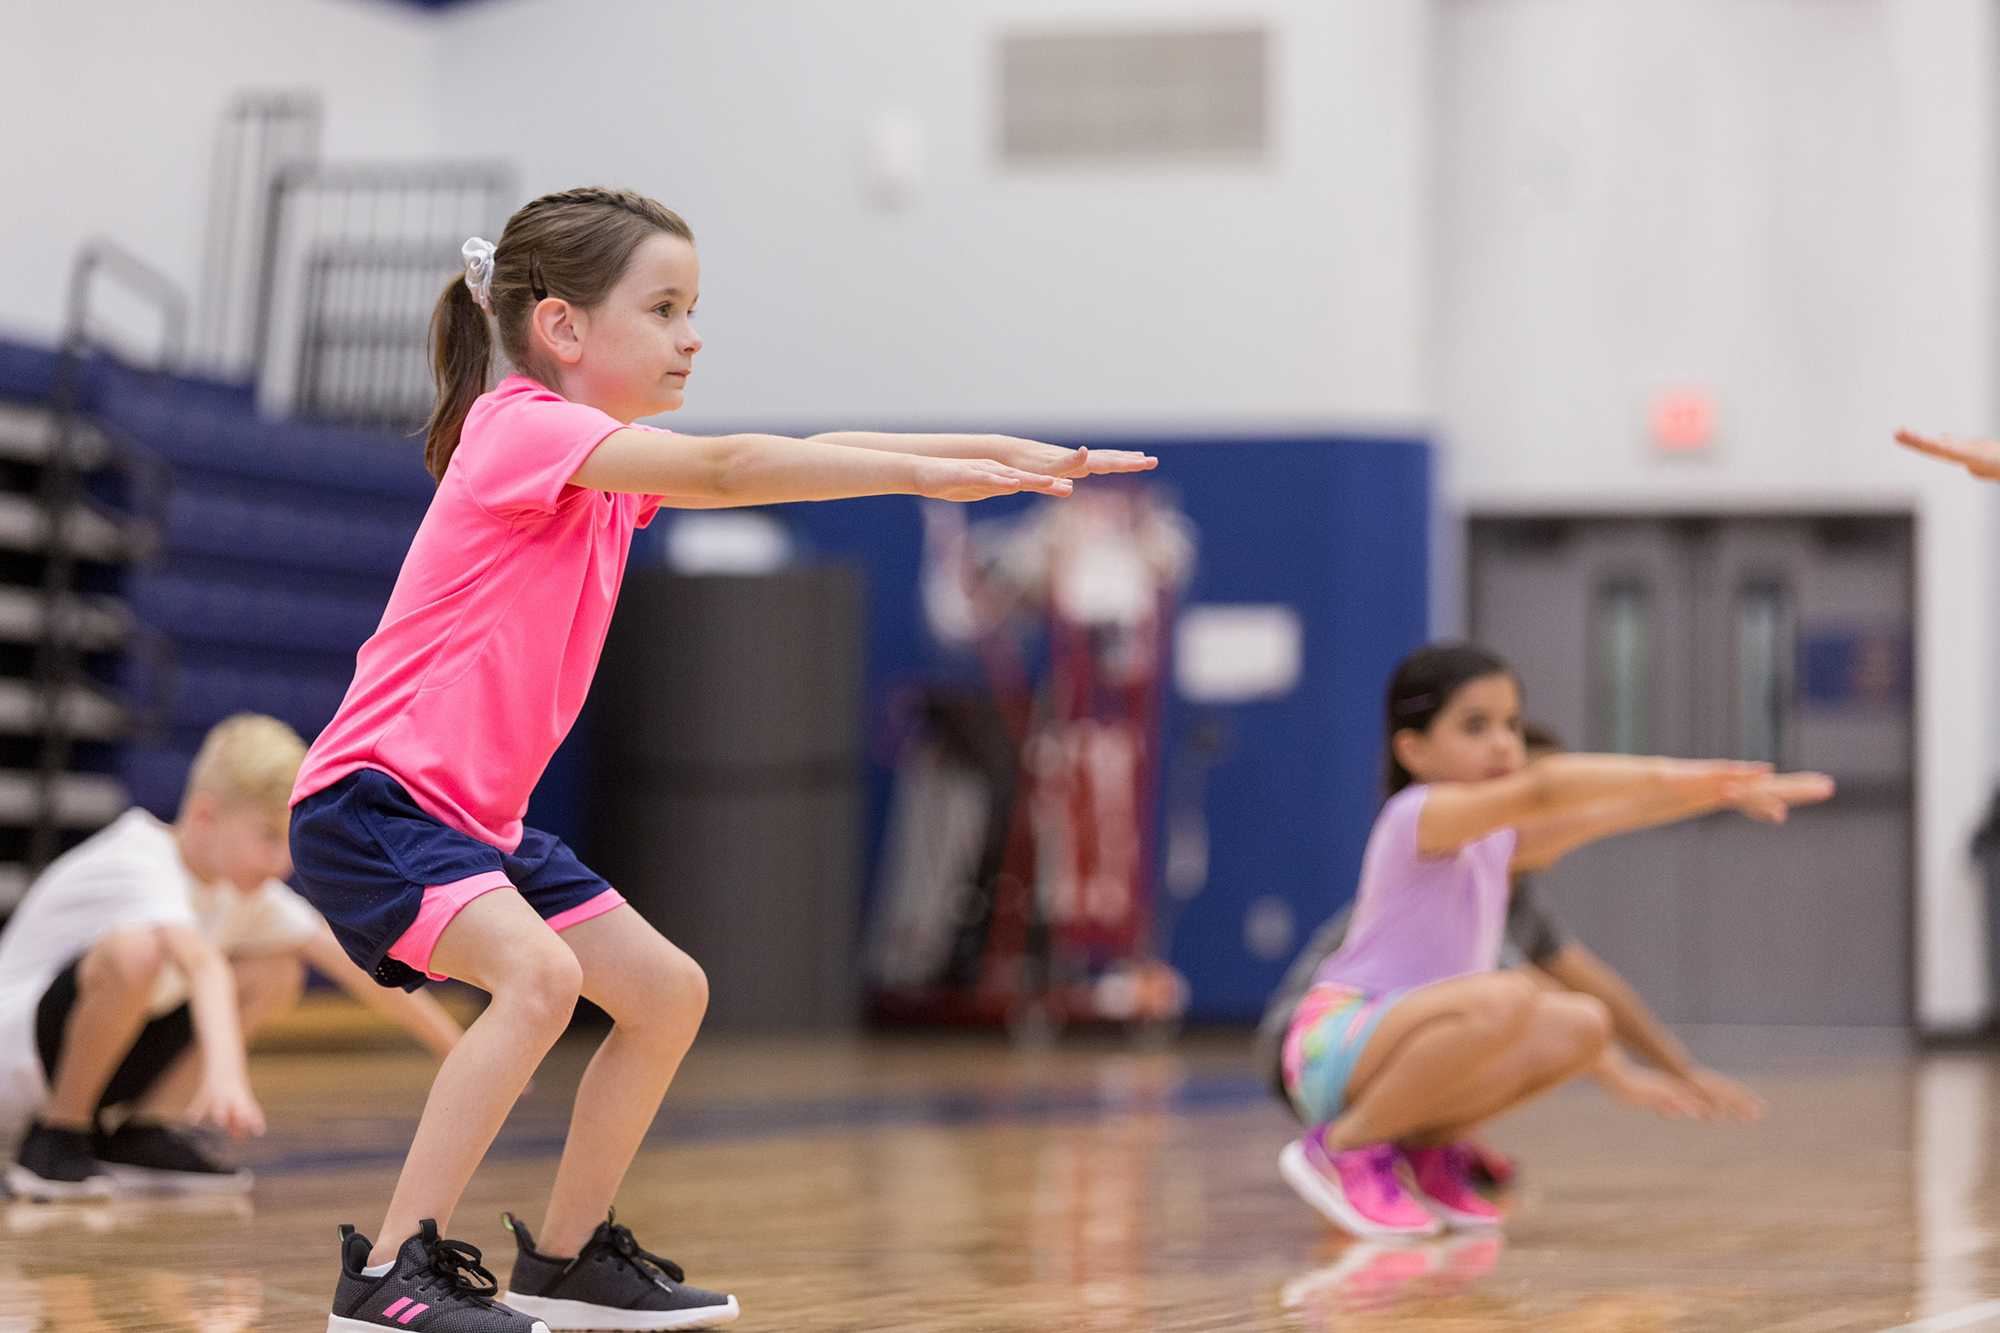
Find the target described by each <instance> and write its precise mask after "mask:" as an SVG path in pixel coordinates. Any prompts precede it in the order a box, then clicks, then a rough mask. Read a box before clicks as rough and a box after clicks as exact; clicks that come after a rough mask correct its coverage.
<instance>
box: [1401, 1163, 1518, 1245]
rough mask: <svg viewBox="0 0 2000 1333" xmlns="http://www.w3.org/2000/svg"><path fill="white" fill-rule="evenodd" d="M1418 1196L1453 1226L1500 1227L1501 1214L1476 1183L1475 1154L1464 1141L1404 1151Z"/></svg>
mask: <svg viewBox="0 0 2000 1333" xmlns="http://www.w3.org/2000/svg"><path fill="white" fill-rule="evenodd" d="M1403 1155H1404V1157H1405V1158H1407V1159H1408V1161H1409V1163H1410V1176H1411V1179H1412V1180H1413V1181H1414V1182H1415V1184H1416V1187H1417V1195H1418V1197H1419V1198H1420V1199H1422V1200H1423V1201H1424V1202H1425V1203H1427V1204H1428V1205H1429V1206H1430V1210H1431V1211H1432V1212H1434V1213H1436V1214H1437V1215H1438V1216H1439V1217H1441V1218H1443V1219H1444V1220H1445V1221H1446V1222H1447V1223H1448V1224H1450V1225H1452V1226H1461V1227H1490V1226H1498V1225H1499V1223H1500V1218H1501V1213H1500V1210H1499V1209H1498V1208H1495V1207H1494V1206H1493V1205H1492V1204H1491V1203H1488V1202H1487V1201H1486V1199H1485V1198H1484V1197H1482V1196H1481V1195H1480V1193H1479V1191H1478V1190H1476V1189H1474V1188H1473V1185H1472V1162H1473V1156H1472V1152H1471V1150H1470V1149H1468V1148H1467V1147H1465V1145H1463V1144H1458V1143H1448V1144H1445V1145H1444V1146H1443V1147H1439V1148H1410V1149H1408V1150H1406V1151H1405V1152H1404V1154H1403Z"/></svg>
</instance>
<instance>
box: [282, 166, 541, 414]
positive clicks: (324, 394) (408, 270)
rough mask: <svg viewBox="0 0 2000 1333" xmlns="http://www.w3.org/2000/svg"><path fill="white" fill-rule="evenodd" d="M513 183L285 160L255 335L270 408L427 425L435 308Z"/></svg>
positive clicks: (474, 174) (451, 171) (481, 171)
mask: <svg viewBox="0 0 2000 1333" xmlns="http://www.w3.org/2000/svg"><path fill="white" fill-rule="evenodd" d="M512 192H513V176H512V172H511V171H510V170H508V169H507V168H506V167H504V166H500V165H497V164H485V163H449V162H447V163H412V164H407V165H373V166H370V165H356V166H325V165H320V164H316V163H299V164H294V165H291V166H286V167H281V168H279V169H278V171H277V172H276V173H275V174H274V175H273V177H272V180H271V184H270V199H269V203H268V205H267V207H266V209H265V227H264V244H263V254H262V260H261V270H260V271H261V277H260V280H259V292H260V297H259V304H258V313H257V321H256V337H255V344H254V345H255V358H254V360H255V365H256V368H257V374H258V379H259V382H260V385H261V389H260V395H261V397H262V399H263V401H264V402H265V405H266V406H267V407H274V408H278V409H280V410H288V411H290V412H293V413H295V414H297V415H301V416H307V417H313V418H317V419H321V420H333V421H344V422H352V423H358V424H372V425H405V424H412V423H415V422H420V421H422V420H423V419H424V418H425V417H426V416H427V415H428V414H429V412H430V407H431V402H432V397H433V390H432V386H431V379H430V370H429V365H428V359H427V357H426V354H425V352H426V341H427V338H428V334H429V328H430V315H431V310H432V307H433V306H434V305H435V304H436V302H437V297H438V293H439V292H440V291H442V290H443V288H444V285H445V283H446V282H447V281H448V280H449V279H450V277H451V275H452V274H453V273H454V272H456V271H457V270H458V268H459V265H460V263H461V260H460V259H459V247H460V245H461V244H463V242H464V240H465V238H466V237H467V236H470V235H472V234H474V233H476V232H477V233H483V234H487V235H493V234H497V229H498V228H499V226H500V225H501V223H502V222H503V221H504V210H505V207H506V204H507V201H508V199H509V198H510V197H511V195H512Z"/></svg>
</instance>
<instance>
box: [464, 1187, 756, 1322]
mask: <svg viewBox="0 0 2000 1333" xmlns="http://www.w3.org/2000/svg"><path fill="white" fill-rule="evenodd" d="M501 1216H502V1217H503V1218H504V1219H506V1222H507V1229H508V1230H509V1231H511V1232H513V1233H514V1243H515V1244H516V1245H518V1246H519V1247H520V1253H519V1254H517V1255H515V1257H514V1275H513V1277H512V1278H510V1279H509V1280H508V1283H507V1294H506V1295H505V1296H503V1297H501V1299H502V1300H504V1301H506V1302H507V1304H509V1305H511V1306H513V1307H514V1308H515V1309H516V1310H520V1311H522V1312H523V1313H525V1314H531V1315H533V1316H535V1318H537V1319H539V1320H541V1321H542V1322H543V1323H545V1324H547V1325H548V1326H549V1327H550V1328H551V1329H575V1328H603V1329H669V1328H675V1329H678V1328H709V1327H711V1326H713V1325H716V1324H726V1323H728V1322H729V1321H730V1320H732V1319H734V1318H735V1317H736V1314H737V1309H736V1298H735V1297H734V1296H723V1295H720V1294H718V1293H716V1292H713V1291H703V1290H702V1289H701V1288H700V1287H688V1286H683V1285H682V1283H683V1281H684V1280H685V1279H686V1276H687V1275H686V1274H685V1273H683V1272H681V1266H680V1265H679V1264H677V1263H675V1262H674V1261H673V1260H671V1259H662V1258H661V1257H660V1256H659V1255H657V1254H648V1253H646V1252H645V1251H644V1250H642V1249H640V1248H639V1245H638V1242H637V1241H635V1240H633V1239H632V1231H631V1228H629V1227H621V1226H619V1225H618V1214H617V1212H616V1211H613V1212H612V1213H611V1215H610V1216H609V1217H607V1218H606V1219H605V1220H604V1221H603V1222H601V1223H599V1224H598V1227H597V1230H596V1232H595V1233H594V1234H593V1235H592V1236H591V1238H590V1239H589V1241H587V1242H585V1244H584V1247H583V1249H582V1250H581V1251H579V1252H578V1254H577V1256H576V1258H574V1259H551V1258H550V1257H549V1256H548V1255H546V1254H542V1253H539V1252H538V1251H537V1250H536V1249H535V1238H534V1237H533V1236H531V1235H529V1234H528V1228H527V1226H526V1225H525V1224H523V1223H522V1222H521V1221H520V1219H518V1218H516V1217H515V1216H514V1215H513V1214H512V1213H502V1214H501Z"/></svg>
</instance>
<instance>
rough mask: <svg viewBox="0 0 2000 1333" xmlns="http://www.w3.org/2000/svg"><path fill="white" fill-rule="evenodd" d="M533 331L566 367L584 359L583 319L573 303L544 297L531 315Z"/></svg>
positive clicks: (530, 324) (539, 341) (530, 322)
mask: <svg viewBox="0 0 2000 1333" xmlns="http://www.w3.org/2000/svg"><path fill="white" fill-rule="evenodd" d="M528 322H529V326H530V332H531V334H532V336H533V338H534V340H535V342H536V344H537V345H538V346H540V347H541V348H542V350H543V351H546V352H547V353H548V354H549V355H550V356H552V357H554V358H555V359H556V360H557V361H560V362H561V363H562V364H564V365H566V366H573V365H575V364H576V363H577V362H578V361H580V360H582V359H583V319H582V315H581V313H580V312H579V311H577V310H575V309H573V308H571V306H570V303H569V302H567V301H564V300H559V299H558V298H556V297H553V296H550V297H545V298H543V299H542V300H541V301H539V302H537V303H536V304H535V308H534V309H533V310H532V311H530V312H529V314H528Z"/></svg>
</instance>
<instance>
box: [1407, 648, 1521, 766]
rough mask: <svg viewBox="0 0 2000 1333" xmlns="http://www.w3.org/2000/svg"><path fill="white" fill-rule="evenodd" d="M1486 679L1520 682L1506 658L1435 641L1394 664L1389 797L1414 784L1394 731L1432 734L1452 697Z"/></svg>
mask: <svg viewBox="0 0 2000 1333" xmlns="http://www.w3.org/2000/svg"><path fill="white" fill-rule="evenodd" d="M1488 676H1509V677H1513V678H1514V683H1515V685H1516V686H1517V687H1518V686H1519V684H1520V678H1519V677H1516V676H1514V668H1513V667H1510V666H1508V665H1507V660H1506V659H1505V658H1503V657H1501V656H1500V655H1499V654H1498V653H1495V652H1489V651H1487V650H1486V649H1484V648H1481V647H1479V646H1478V645H1477V644H1471V643H1433V644H1430V645H1429V646H1427V647H1423V648H1419V649H1417V651H1415V652H1414V653H1411V654H1410V655H1409V656H1408V657H1406V658H1404V659H1403V660H1402V661H1401V662H1398V663H1397V664H1396V673H1395V675H1393V676H1391V677H1390V678H1389V695H1388V698H1387V699H1385V700H1384V701H1383V702H1384V704H1385V705H1386V707H1385V713H1386V718H1385V725H1384V726H1383V729H1382V786H1383V788H1384V790H1385V792H1386V794H1387V795H1390V796H1394V795H1395V794H1396V793H1397V792H1399V791H1401V790H1403V788H1405V787H1407V786H1409V785H1410V784H1411V783H1413V782H1415V781H1416V779H1415V778H1414V777H1412V776H1411V775H1410V771H1409V770H1408V769H1407V768H1404V767H1403V761H1402V760H1400V759H1398V758H1397V757H1396V733H1397V732H1399V731H1415V732H1418V733H1422V732H1427V731H1429V730H1430V729H1431V723H1433V722H1435V721H1437V716H1438V714H1439V713H1442V712H1443V711H1444V708H1445V705H1446V704H1448V703H1450V702H1451V698H1452V696H1453V695H1455V694H1457V693H1458V692H1459V691H1460V690H1462V689H1464V688H1465V687H1466V686H1467V685H1470V684H1471V683H1472V682H1473V681H1475V680H1484V679H1486V677H1488Z"/></svg>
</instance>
